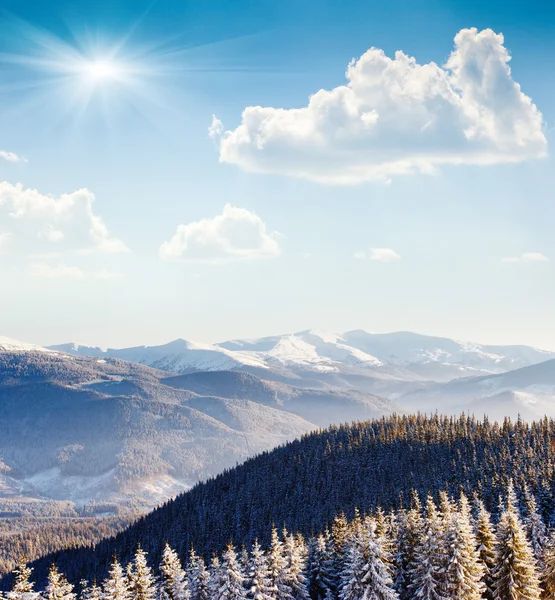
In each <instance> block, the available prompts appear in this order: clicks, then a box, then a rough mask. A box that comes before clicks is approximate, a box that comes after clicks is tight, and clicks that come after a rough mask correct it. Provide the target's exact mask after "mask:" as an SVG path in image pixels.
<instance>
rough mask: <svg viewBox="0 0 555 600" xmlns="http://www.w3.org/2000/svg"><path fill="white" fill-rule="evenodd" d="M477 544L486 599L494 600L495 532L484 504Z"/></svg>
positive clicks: (481, 507)
mask: <svg viewBox="0 0 555 600" xmlns="http://www.w3.org/2000/svg"><path fill="white" fill-rule="evenodd" d="M476 544H477V546H478V555H479V557H480V562H481V563H482V565H483V566H484V571H483V577H482V581H483V582H484V585H485V586H486V587H485V590H484V598H486V600H492V599H493V575H492V573H493V569H494V567H495V544H496V541H495V532H494V529H493V525H492V524H491V516H490V514H489V512H488V511H487V510H486V509H485V507H484V503H483V502H480V503H479V504H478V522H477V525H476Z"/></svg>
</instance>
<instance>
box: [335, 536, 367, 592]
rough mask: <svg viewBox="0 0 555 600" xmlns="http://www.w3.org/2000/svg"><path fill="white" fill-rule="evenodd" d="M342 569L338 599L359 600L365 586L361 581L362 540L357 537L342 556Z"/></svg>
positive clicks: (362, 564) (363, 563) (362, 569)
mask: <svg viewBox="0 0 555 600" xmlns="http://www.w3.org/2000/svg"><path fill="white" fill-rule="evenodd" d="M343 562H344V567H343V570H342V572H341V578H340V586H339V599H340V600H361V598H363V597H364V591H365V585H364V584H363V583H362V579H363V577H364V575H365V572H364V566H365V561H364V556H363V554H362V540H361V539H360V535H357V536H356V537H355V538H354V539H353V540H351V542H350V543H349V545H348V547H347V550H346V552H345V556H344V561H343Z"/></svg>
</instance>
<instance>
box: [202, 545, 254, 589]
mask: <svg viewBox="0 0 555 600" xmlns="http://www.w3.org/2000/svg"><path fill="white" fill-rule="evenodd" d="M244 581H245V575H244V574H243V571H242V569H241V564H240V562H239V560H238V558H237V553H236V552H235V548H234V547H233V545H232V544H229V545H228V547H227V548H226V550H225V552H224V553H223V555H222V562H221V564H220V565H219V566H218V567H217V575H216V578H215V580H214V586H213V588H212V598H211V600H245V598H246V590H245V588H244V586H243V583H244Z"/></svg>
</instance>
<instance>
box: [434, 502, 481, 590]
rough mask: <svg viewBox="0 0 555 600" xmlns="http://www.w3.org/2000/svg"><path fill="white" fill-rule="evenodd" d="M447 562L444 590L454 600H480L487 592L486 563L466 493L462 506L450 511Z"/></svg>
mask: <svg viewBox="0 0 555 600" xmlns="http://www.w3.org/2000/svg"><path fill="white" fill-rule="evenodd" d="M447 552H448V564H447V567H446V571H445V576H444V577H445V591H444V594H445V595H446V596H447V598H450V599H453V600H479V599H480V598H482V594H483V592H484V591H485V589H486V588H485V585H484V583H483V582H482V578H483V575H484V565H483V564H482V562H481V561H480V554H479V552H478V550H477V540H476V536H475V535H474V532H473V531H472V523H471V518H470V509H469V506H468V501H467V499H466V497H465V496H464V494H462V495H461V500H460V509H459V511H457V512H453V511H451V512H450V513H449V517H448V525H447Z"/></svg>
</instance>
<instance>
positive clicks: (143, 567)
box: [129, 546, 156, 600]
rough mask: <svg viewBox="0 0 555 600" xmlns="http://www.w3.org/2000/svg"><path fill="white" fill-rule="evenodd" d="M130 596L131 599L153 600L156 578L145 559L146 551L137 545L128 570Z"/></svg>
mask: <svg viewBox="0 0 555 600" xmlns="http://www.w3.org/2000/svg"><path fill="white" fill-rule="evenodd" d="M129 578H130V580H131V597H132V599H133V600H154V598H155V596H156V580H155V579H154V575H153V574H152V570H151V568H150V567H149V566H148V563H147V560H146V552H144V550H143V549H142V548H141V547H140V546H139V547H138V548H137V552H136V553H135V558H134V560H133V569H132V570H131V571H130V572H129Z"/></svg>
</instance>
